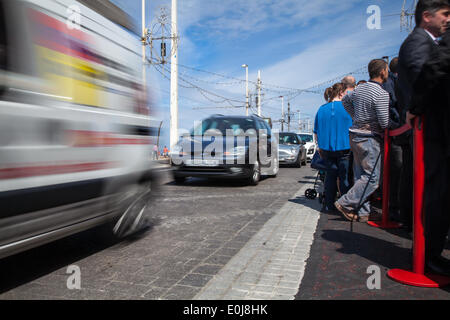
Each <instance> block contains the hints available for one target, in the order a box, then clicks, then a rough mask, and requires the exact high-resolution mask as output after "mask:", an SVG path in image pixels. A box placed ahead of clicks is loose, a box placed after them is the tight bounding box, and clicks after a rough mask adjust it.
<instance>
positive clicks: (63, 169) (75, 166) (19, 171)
mask: <svg viewBox="0 0 450 320" xmlns="http://www.w3.org/2000/svg"><path fill="white" fill-rule="evenodd" d="M113 167H115V165H114V163H113V162H87V163H71V164H59V165H46V166H26V167H14V168H4V169H0V180H4V179H17V178H28V177H37V176H48V175H53V174H64V173H76V172H85V171H95V170H103V169H110V168H113Z"/></svg>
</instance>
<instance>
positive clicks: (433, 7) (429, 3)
mask: <svg viewBox="0 0 450 320" xmlns="http://www.w3.org/2000/svg"><path fill="white" fill-rule="evenodd" d="M446 7H450V1H449V0H419V2H418V3H417V6H416V12H415V13H414V17H415V19H416V26H417V27H418V26H420V24H421V23H422V15H423V13H424V12H425V11H429V12H431V13H433V14H434V13H436V11H438V10H440V9H442V8H446Z"/></svg>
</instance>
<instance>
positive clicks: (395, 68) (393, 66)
mask: <svg viewBox="0 0 450 320" xmlns="http://www.w3.org/2000/svg"><path fill="white" fill-rule="evenodd" d="M389 70H391V72H392V73H398V57H395V58H394V59H392V60H391V63H390V64H389Z"/></svg>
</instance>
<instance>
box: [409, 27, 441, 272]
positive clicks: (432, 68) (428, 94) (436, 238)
mask: <svg viewBox="0 0 450 320" xmlns="http://www.w3.org/2000/svg"><path fill="white" fill-rule="evenodd" d="M413 88H414V94H413V97H412V100H411V108H410V110H409V112H408V113H407V121H411V120H412V118H413V117H414V116H415V115H424V116H425V120H424V144H425V159H424V160H425V191H426V193H425V197H424V201H425V237H426V246H425V248H426V254H425V255H426V258H427V267H428V269H429V270H430V271H434V272H436V273H440V274H445V275H448V276H450V261H448V260H445V259H443V258H442V257H441V253H442V250H443V249H444V246H445V237H446V235H447V233H448V229H449V227H450V90H449V88H450V28H448V29H447V31H446V32H445V34H444V36H443V37H442V41H441V43H440V45H439V48H438V50H437V51H436V52H435V53H434V54H433V55H432V56H431V57H430V59H429V60H428V61H427V62H426V63H425V65H424V66H423V69H422V71H421V73H420V74H419V76H418V78H417V81H416V83H415V84H414V87H413Z"/></svg>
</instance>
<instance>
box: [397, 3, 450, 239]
mask: <svg viewBox="0 0 450 320" xmlns="http://www.w3.org/2000/svg"><path fill="white" fill-rule="evenodd" d="M449 8H450V0H419V2H418V4H417V7H416V12H415V20H416V27H415V28H414V30H413V32H412V33H411V34H410V35H409V36H408V37H407V38H406V40H405V41H404V42H403V44H402V46H401V48H400V53H399V61H398V82H397V87H396V96H397V101H398V109H399V112H400V124H404V123H405V122H406V114H407V112H408V110H409V108H410V107H411V96H412V92H413V85H414V82H415V81H416V79H417V76H418V75H419V73H420V71H421V70H422V67H423V65H424V63H425V62H426V61H427V60H428V59H429V58H430V56H431V55H432V54H433V52H435V51H436V50H437V47H438V44H437V43H438V40H437V38H438V37H439V36H441V35H442V34H443V33H444V32H445V29H446V25H447V21H448V19H449V17H448V13H449ZM395 140H396V143H398V144H400V145H401V147H402V157H403V161H402V162H403V167H402V173H401V180H400V181H401V185H400V214H401V217H402V222H403V224H404V225H405V227H406V228H407V229H408V231H411V230H412V185H413V179H412V176H413V175H412V172H413V169H412V159H413V152H412V134H411V131H409V132H407V133H406V134H405V135H403V136H402V137H398V138H396V139H395Z"/></svg>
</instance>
